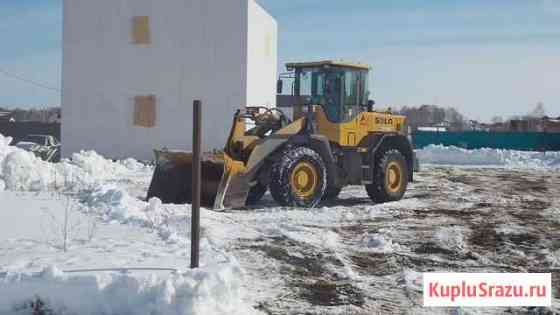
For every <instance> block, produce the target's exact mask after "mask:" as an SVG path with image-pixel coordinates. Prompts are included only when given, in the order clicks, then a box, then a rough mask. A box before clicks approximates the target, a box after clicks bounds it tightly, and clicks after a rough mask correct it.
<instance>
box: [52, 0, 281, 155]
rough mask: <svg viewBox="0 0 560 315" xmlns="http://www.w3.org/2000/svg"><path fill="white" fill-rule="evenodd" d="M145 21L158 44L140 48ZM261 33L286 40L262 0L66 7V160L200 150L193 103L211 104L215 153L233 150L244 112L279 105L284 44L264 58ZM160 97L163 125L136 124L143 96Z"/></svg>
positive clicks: (100, 0) (123, 0)
mask: <svg viewBox="0 0 560 315" xmlns="http://www.w3.org/2000/svg"><path fill="white" fill-rule="evenodd" d="M135 16H149V19H150V37H151V43H150V44H148V45H138V44H134V43H133V42H132V36H131V32H132V21H133V18H134V17H135ZM259 23H263V24H262V25H260V24H259ZM253 28H258V29H259V30H258V31H254V30H253ZM263 29H266V30H263ZM261 31H264V32H266V33H267V34H268V33H270V34H273V35H272V36H274V38H273V39H272V42H273V43H275V42H276V25H275V22H274V21H273V20H272V18H271V17H269V16H267V15H266V13H265V12H264V10H262V9H261V8H260V7H258V6H257V5H256V4H255V3H254V2H253V0H165V1H153V0H96V1H91V0H65V1H64V49H63V83H62V85H63V95H62V111H63V112H62V119H63V121H62V144H63V155H64V156H68V155H69V154H71V153H72V152H76V151H79V150H82V149H94V150H96V151H98V152H99V153H101V154H103V155H106V156H108V157H113V158H123V157H135V158H138V159H151V158H152V149H153V148H161V147H168V148H173V149H186V150H190V149H191V141H192V122H191V119H192V118H191V117H192V100H193V99H201V100H202V101H203V104H204V112H203V117H204V121H203V126H204V144H205V149H213V148H221V147H223V145H224V143H225V140H226V137H227V135H228V131H229V128H230V125H231V119H232V115H233V113H234V111H235V109H236V108H239V107H241V106H244V105H251V104H252V103H253V102H258V103H262V104H270V105H274V95H273V94H274V89H275V84H274V82H275V79H276V71H270V67H269V66H268V63H269V62H270V63H271V66H273V67H274V69H275V68H276V64H277V61H276V46H274V47H273V52H272V53H270V54H266V55H265V56H263V55H261V54H259V53H255V51H256V50H257V49H254V48H253V47H255V46H258V44H253V42H255V43H256V42H257V41H258V40H256V39H253V36H254V37H255V38H257V37H261V36H260V35H258V32H261ZM253 34H255V35H253ZM261 41H262V40H261ZM253 56H261V57H260V58H257V59H255V61H254V62H253ZM248 61H249V62H248ZM152 94H153V95H155V96H156V98H157V105H156V115H157V119H156V122H155V126H154V127H153V128H142V127H136V126H134V125H133V109H134V97H135V96H143V95H152Z"/></svg>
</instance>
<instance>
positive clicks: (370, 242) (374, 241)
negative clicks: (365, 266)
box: [360, 234, 400, 254]
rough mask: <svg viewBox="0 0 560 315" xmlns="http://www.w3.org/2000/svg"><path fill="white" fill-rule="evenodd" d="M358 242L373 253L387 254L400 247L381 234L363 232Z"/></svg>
mask: <svg viewBox="0 0 560 315" xmlns="http://www.w3.org/2000/svg"><path fill="white" fill-rule="evenodd" d="M360 243H361V244H362V245H363V246H365V247H367V248H368V250H370V251H372V252H375V253H384V254H389V253H392V252H394V251H395V250H399V249H400V246H399V245H398V244H393V241H392V240H391V239H390V238H388V237H386V236H385V235H383V234H365V235H363V236H362V239H361V242H360Z"/></svg>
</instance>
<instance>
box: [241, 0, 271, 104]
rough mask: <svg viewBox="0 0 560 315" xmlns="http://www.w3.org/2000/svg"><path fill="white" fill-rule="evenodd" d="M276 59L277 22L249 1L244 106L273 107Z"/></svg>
mask: <svg viewBox="0 0 560 315" xmlns="http://www.w3.org/2000/svg"><path fill="white" fill-rule="evenodd" d="M277 62H278V26H277V24H276V21H275V20H274V18H273V17H272V16H270V14H268V12H266V11H265V10H264V9H263V8H262V7H261V6H260V5H258V4H257V3H256V2H254V1H249V28H248V63H247V65H248V76H247V95H248V99H247V105H251V106H266V107H275V106H276V80H277V79H278V75H277V72H278V71H277ZM271 87H272V89H271Z"/></svg>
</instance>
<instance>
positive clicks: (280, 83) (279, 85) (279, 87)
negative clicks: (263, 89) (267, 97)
mask: <svg viewBox="0 0 560 315" xmlns="http://www.w3.org/2000/svg"><path fill="white" fill-rule="evenodd" d="M282 90H284V81H282V79H279V80H278V81H277V82H276V94H282Z"/></svg>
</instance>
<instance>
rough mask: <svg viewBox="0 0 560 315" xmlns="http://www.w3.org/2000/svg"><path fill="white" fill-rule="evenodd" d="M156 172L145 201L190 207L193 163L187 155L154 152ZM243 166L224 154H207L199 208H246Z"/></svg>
mask: <svg viewBox="0 0 560 315" xmlns="http://www.w3.org/2000/svg"><path fill="white" fill-rule="evenodd" d="M155 155H156V168H155V171H154V175H153V177H152V182H151V183H150V188H149V189H148V199H150V198H152V197H158V198H159V199H161V201H162V202H164V203H173V204H185V203H192V162H193V156H192V153H190V152H183V151H157V150H156V151H155ZM244 170H245V168H244V166H243V163H242V162H238V161H234V160H232V159H231V158H230V157H229V156H227V155H226V154H223V153H222V154H206V155H205V156H204V157H203V159H202V165H201V172H202V182H201V205H202V206H203V207H206V208H213V209H223V208H224V207H228V208H239V207H243V206H245V202H246V200H247V194H248V192H249V189H250V188H249V185H250V184H249V182H248V180H246V179H245V178H244V176H243V172H244Z"/></svg>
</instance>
